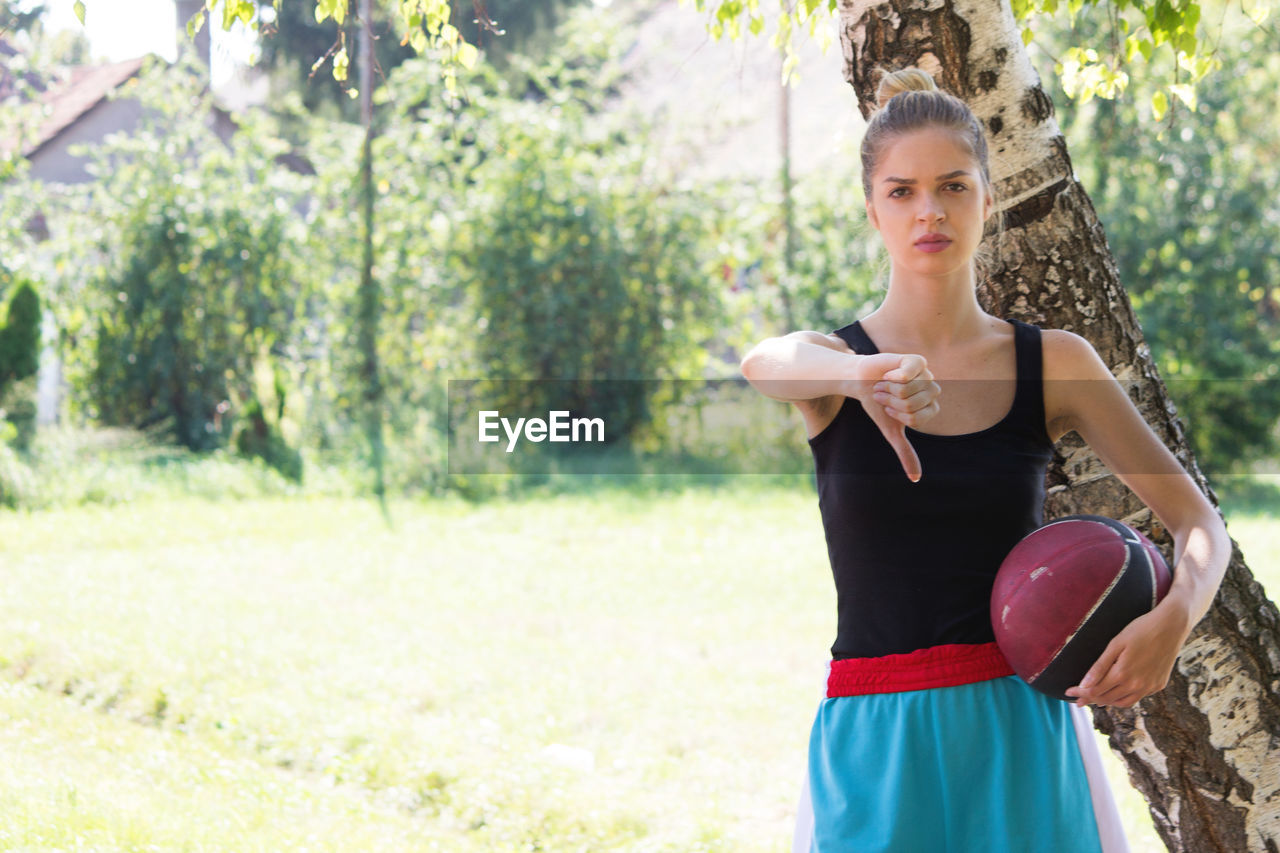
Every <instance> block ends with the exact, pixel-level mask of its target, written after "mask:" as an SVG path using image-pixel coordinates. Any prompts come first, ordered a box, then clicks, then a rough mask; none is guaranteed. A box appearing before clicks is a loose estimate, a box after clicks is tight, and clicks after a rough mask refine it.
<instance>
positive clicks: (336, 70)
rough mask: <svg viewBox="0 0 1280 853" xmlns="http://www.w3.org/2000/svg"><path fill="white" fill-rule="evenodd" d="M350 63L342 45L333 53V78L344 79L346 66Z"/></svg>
mask: <svg viewBox="0 0 1280 853" xmlns="http://www.w3.org/2000/svg"><path fill="white" fill-rule="evenodd" d="M350 63H351V58H350V57H348V56H347V49H346V48H345V47H344V48H342V49H341V50H339V51H338V52H337V53H335V54H334V55H333V79H334V80H346V79H347V67H348V66H349V65H350Z"/></svg>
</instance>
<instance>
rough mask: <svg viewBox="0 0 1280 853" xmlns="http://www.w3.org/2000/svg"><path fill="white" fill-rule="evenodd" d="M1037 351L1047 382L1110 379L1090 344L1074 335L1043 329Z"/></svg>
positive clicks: (1108, 372) (1072, 333)
mask: <svg viewBox="0 0 1280 853" xmlns="http://www.w3.org/2000/svg"><path fill="white" fill-rule="evenodd" d="M1040 348H1041V352H1042V353H1043V360H1044V378H1045V379H1046V380H1063V379H1109V378H1111V371H1110V370H1108V369H1107V366H1106V364H1104V363H1103V361H1102V357H1101V356H1099V355H1098V351H1097V350H1095V349H1094V348H1093V344H1091V343H1089V341H1088V340H1086V339H1085V338H1083V337H1081V336H1080V335H1077V334H1076V333H1075V332H1068V331H1067V330H1065V329H1045V330H1043V331H1042V332H1041V333H1040Z"/></svg>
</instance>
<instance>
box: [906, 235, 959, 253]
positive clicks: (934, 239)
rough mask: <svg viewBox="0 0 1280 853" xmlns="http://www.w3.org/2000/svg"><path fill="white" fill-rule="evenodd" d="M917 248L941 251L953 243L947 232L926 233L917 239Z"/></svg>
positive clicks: (925, 250) (926, 250)
mask: <svg viewBox="0 0 1280 853" xmlns="http://www.w3.org/2000/svg"><path fill="white" fill-rule="evenodd" d="M915 245H916V248H917V249H919V250H920V251H922V252H941V251H942V250H943V249H945V248H947V247H948V246H950V245H951V238H950V237H948V236H946V235H945V234H937V233H932V234H925V235H924V236H923V237H921V238H920V239H918V240H916V244H915Z"/></svg>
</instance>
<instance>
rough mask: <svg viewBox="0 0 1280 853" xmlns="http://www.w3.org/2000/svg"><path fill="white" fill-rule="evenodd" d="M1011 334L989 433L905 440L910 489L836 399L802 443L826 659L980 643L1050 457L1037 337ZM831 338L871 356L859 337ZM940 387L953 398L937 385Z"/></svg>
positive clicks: (1023, 329) (858, 411) (1037, 510)
mask: <svg viewBox="0 0 1280 853" xmlns="http://www.w3.org/2000/svg"><path fill="white" fill-rule="evenodd" d="M1008 322H1010V323H1011V324H1012V325H1013V327H1014V347H1015V351H1016V354H1017V382H1016V388H1017V390H1016V391H1015V394H1014V400H1013V404H1012V406H1011V407H1010V409H1009V411H1008V413H1006V414H1005V416H1004V418H1002V419H1001V420H1000V421H999V422H998V423H996V424H993V425H992V426H990V427H988V428H986V429H983V430H980V431H978V432H971V433H965V434H962V435H931V434H928V433H922V432H917V431H916V430H914V429H911V428H910V427H908V428H907V438H908V439H909V440H910V442H911V444H912V446H913V447H914V448H915V450H916V454H917V455H918V456H919V457H920V465H921V469H922V471H923V476H922V477H921V479H920V482H918V483H912V482H911V481H910V480H908V479H907V475H906V474H905V473H904V472H903V470H902V463H900V462H899V461H898V457H897V454H895V453H894V451H893V448H892V447H891V446H890V445H889V442H888V441H886V440H885V438H884V436H883V435H881V434H880V430H879V429H878V428H877V427H876V425H875V424H874V423H873V422H872V421H871V418H870V417H869V416H868V415H867V413H866V412H865V411H864V410H863V408H862V404H861V403H859V402H858V401H857V400H856V399H854V398H852V397H846V398H845V399H844V402H843V404H842V405H841V407H840V410H839V411H838V412H837V413H836V416H835V419H834V420H833V421H832V422H831V423H830V424H828V425H827V427H826V428H825V429H823V430H822V432H820V433H818V434H817V435H815V436H814V437H813V438H811V439H809V447H810V449H811V450H812V451H813V459H814V465H815V469H816V473H817V481H818V506H819V509H820V510H821V512H822V524H823V528H824V530H825V532H826V539H827V553H828V555H829V556H830V558H831V570H832V572H833V573H834V575H835V585H836V597H837V608H838V611H839V623H838V629H837V636H836V641H835V644H834V645H833V646H832V647H831V654H832V656H833V657H834V658H837V659H839V658H848V657H880V656H882V655H890V654H901V653H905V652H910V651H915V650H916V649H922V648H927V647H929V646H936V645H942V644H946V643H989V642H992V641H993V640H994V639H995V637H994V634H993V632H992V630H991V617H990V610H989V605H990V599H991V587H992V584H993V582H994V580H995V573H996V570H997V569H998V568H999V567H1000V563H1001V561H1002V560H1003V559H1004V557H1005V555H1006V554H1007V553H1008V552H1009V550H1010V549H1011V548H1012V547H1013V546H1014V545H1015V544H1017V542H1018V540H1019V539H1021V538H1022V537H1023V536H1025V535H1026V534H1027V533H1029V532H1031V531H1032V530H1034V529H1035V528H1036V527H1038V526H1040V524H1041V523H1042V519H1043V504H1044V475H1045V468H1046V467H1047V465H1048V463H1049V459H1050V457H1051V455H1052V442H1051V441H1050V440H1049V435H1048V433H1047V431H1046V430H1045V423H1044V389H1043V385H1042V382H1041V349H1040V329H1039V328H1038V327H1037V326H1032V325H1030V324H1028V323H1023V322H1021V321H1018V320H1010V321H1008ZM836 334H837V335H839V336H840V337H841V338H843V339H844V340H845V341H846V342H847V343H848V344H849V346H850V348H852V349H853V351H854V352H856V353H859V354H861V355H872V354H875V353H877V352H879V350H878V349H876V346H875V344H874V343H872V342H871V339H870V338H869V337H867V334H866V332H864V331H863V330H862V326H861V325H860V324H859V323H857V322H854V323H851V324H849V325H848V326H845V327H844V328H842V329H838V330H837V331H836ZM948 387H958V386H957V385H956V384H953V383H946V384H944V387H943V395H944V401H945V395H946V392H947V388H948Z"/></svg>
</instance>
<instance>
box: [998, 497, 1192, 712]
mask: <svg viewBox="0 0 1280 853" xmlns="http://www.w3.org/2000/svg"><path fill="white" fill-rule="evenodd" d="M1171 582H1172V576H1171V574H1170V572H1169V567H1168V566H1167V565H1166V564H1165V561H1164V558H1163V557H1161V556H1160V552H1159V551H1158V550H1157V549H1156V546H1155V544H1154V543H1153V542H1152V541H1151V540H1150V539H1148V538H1147V537H1146V536H1143V535H1142V533H1140V532H1139V531H1137V530H1134V529H1133V528H1132V527H1130V526H1129V525H1127V524H1124V523H1122V522H1119V521H1115V520H1114V519H1110V518H1104V517H1103V516H1100V515H1070V516H1066V517H1064V518H1060V519H1058V520H1056V521H1052V522H1050V523H1049V524H1046V525H1044V526H1043V527H1040V528H1038V529H1036V530H1034V531H1032V532H1031V533H1029V534H1028V535H1027V536H1026V537H1025V538H1024V539H1023V540H1022V541H1021V542H1019V543H1018V544H1017V545H1015V546H1014V548H1013V550H1012V551H1010V552H1009V555H1008V556H1007V557H1005V559H1004V562H1003V563H1001V564H1000V571H999V572H998V573H997V574H996V581H995V587H994V588H993V589H992V593H991V625H992V627H993V628H994V629H995V634H996V643H997V644H998V645H999V646H1000V651H1001V652H1003V653H1004V656H1005V658H1006V659H1007V660H1008V661H1009V664H1010V666H1012V667H1013V670H1014V672H1016V673H1017V674H1018V675H1020V676H1021V677H1022V679H1023V680H1024V681H1026V682H1027V683H1028V684H1030V685H1031V686H1032V687H1034V688H1036V689H1037V690H1039V691H1041V692H1042V693H1047V694H1048V695H1050V696H1055V697H1057V698H1059V699H1064V700H1067V701H1071V700H1070V697H1068V696H1067V695H1066V693H1065V691H1066V689H1067V688H1068V687H1075V686H1076V685H1078V684H1079V683H1080V680H1081V679H1082V678H1084V676H1085V673H1087V672H1088V671H1089V668H1090V667H1091V666H1093V665H1094V664H1095V663H1096V662H1097V660H1098V658H1099V657H1101V656H1102V653H1103V651H1105V650H1106V648H1107V644H1108V643H1110V642H1111V641H1112V640H1113V639H1114V638H1115V636H1116V635H1117V634H1119V633H1120V631H1121V630H1122V629H1123V628H1124V627H1125V626H1126V625H1128V624H1129V623H1130V622H1132V621H1133V620H1134V619H1136V618H1138V617H1139V616H1141V615H1142V614H1144V613H1147V612H1149V611H1150V610H1152V609H1153V608H1154V607H1155V606H1156V604H1157V603H1158V602H1159V601H1160V599H1162V598H1164V596H1165V593H1167V592H1168V591H1169V585H1170V583H1171Z"/></svg>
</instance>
